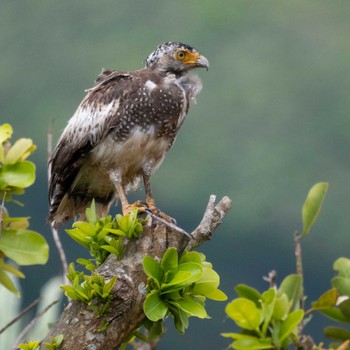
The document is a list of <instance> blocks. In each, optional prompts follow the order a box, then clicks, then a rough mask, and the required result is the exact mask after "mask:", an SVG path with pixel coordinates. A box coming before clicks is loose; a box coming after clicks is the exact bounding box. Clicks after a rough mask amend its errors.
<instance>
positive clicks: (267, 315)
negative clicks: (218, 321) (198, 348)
mask: <svg viewBox="0 0 350 350" xmlns="http://www.w3.org/2000/svg"><path fill="white" fill-rule="evenodd" d="M236 292H237V294H238V295H239V296H240V297H239V298H237V299H234V300H233V301H231V302H230V303H229V304H228V305H227V306H226V314H227V315H228V316H229V317H230V318H231V319H232V320H233V321H234V322H235V323H236V324H237V326H239V327H240V328H241V329H242V332H241V333H223V334H222V335H223V336H224V337H228V338H232V339H234V341H233V343H232V344H231V347H232V348H233V349H271V348H273V349H281V348H286V347H287V346H288V345H289V344H290V343H291V342H292V341H293V338H294V337H295V336H296V332H297V327H298V324H299V323H300V322H301V321H302V319H303V316H304V311H303V310H301V309H298V307H297V304H298V302H299V300H300V297H301V295H302V284H301V276H300V275H289V276H287V277H286V278H285V279H284V280H283V281H282V283H281V285H280V287H279V288H278V290H277V291H276V290H275V289H274V288H269V289H268V290H266V291H264V292H263V293H261V294H260V293H259V292H258V291H256V290H255V289H252V288H251V287H249V286H245V285H239V287H238V288H236Z"/></svg>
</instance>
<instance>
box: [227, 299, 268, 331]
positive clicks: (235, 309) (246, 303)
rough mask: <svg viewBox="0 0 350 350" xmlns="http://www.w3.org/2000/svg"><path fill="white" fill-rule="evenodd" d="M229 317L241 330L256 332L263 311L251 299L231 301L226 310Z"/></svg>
mask: <svg viewBox="0 0 350 350" xmlns="http://www.w3.org/2000/svg"><path fill="white" fill-rule="evenodd" d="M225 311H226V313H227V315H228V316H229V317H230V318H232V320H234V321H235V322H236V323H237V325H238V326H239V327H241V328H244V329H248V330H256V329H257V328H258V327H259V326H260V324H261V322H262V320H263V314H262V310H261V309H258V308H257V306H256V305H255V303H254V302H253V301H251V300H249V299H245V298H237V299H234V300H233V301H231V302H230V303H229V304H228V305H227V306H226V309H225Z"/></svg>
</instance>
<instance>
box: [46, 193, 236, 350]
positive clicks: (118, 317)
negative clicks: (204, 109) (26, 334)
mask: <svg viewBox="0 0 350 350" xmlns="http://www.w3.org/2000/svg"><path fill="white" fill-rule="evenodd" d="M230 208H231V200H230V199H229V198H228V197H224V198H223V199H222V200H221V201H220V202H219V203H218V204H216V205H215V196H210V199H209V203H208V206H207V209H206V211H205V213H204V216H203V219H202V221H201V223H200V224H199V226H198V227H197V228H196V229H195V230H194V231H193V232H192V234H191V235H188V234H184V231H183V230H182V229H180V228H178V227H176V226H175V225H168V224H165V223H164V222H160V221H158V220H156V219H155V218H154V217H151V218H150V220H148V222H147V224H146V225H145V226H144V232H143V234H142V235H141V236H140V237H139V238H138V239H137V240H135V241H130V242H128V244H127V246H126V250H125V254H124V256H123V258H122V259H121V260H117V259H116V257H115V255H112V254H111V255H110V256H109V257H108V259H107V260H106V261H105V262H104V264H103V265H101V266H100V268H99V269H98V270H97V271H96V273H99V274H100V275H102V276H104V277H105V278H106V280H109V279H111V278H112V277H113V276H117V282H116V284H115V285H114V287H113V289H112V296H113V298H112V302H111V304H110V311H109V314H108V315H107V317H104V318H103V319H99V318H98V317H97V316H96V315H95V314H94V312H93V311H90V310H89V309H88V307H87V305H85V304H84V303H81V302H78V301H74V300H73V301H71V302H70V303H69V304H68V305H67V307H66V308H65V310H64V311H63V313H62V314H61V316H60V318H59V320H58V321H57V322H56V324H55V325H54V326H53V328H52V329H51V331H50V333H49V334H48V335H47V337H46V338H45V339H44V341H49V337H50V336H53V337H54V336H56V335H58V334H63V335H64V341H63V344H62V346H61V347H60V350H68V349H81V350H90V349H94V350H99V349H104V350H112V349H117V348H118V347H119V346H120V345H121V344H122V343H123V342H125V341H126V340H127V339H128V337H129V336H130V334H132V332H133V331H134V330H136V329H137V328H138V327H140V325H141V324H142V321H143V320H144V318H145V315H144V312H143V302H144V300H145V297H146V283H147V276H146V275H145V273H144V272H143V267H142V261H143V257H144V256H145V255H149V256H151V257H154V258H157V259H161V257H162V256H163V254H164V253H165V251H166V250H167V249H168V248H169V247H175V248H176V249H177V250H178V251H179V252H182V251H183V250H184V249H185V248H186V247H187V249H188V250H192V249H193V248H195V247H197V246H199V245H200V244H201V243H203V242H204V241H206V240H208V239H210V238H211V236H212V233H213V231H214V230H215V229H216V227H217V226H218V225H219V224H220V223H221V222H222V219H223V218H224V216H225V214H226V213H227V212H228V211H229V209H230ZM191 237H192V238H191ZM106 322H108V327H107V329H106V330H105V331H103V332H99V331H98V330H99V328H101V327H103V325H105V324H106ZM40 349H44V348H43V346H42V347H41V348H40Z"/></svg>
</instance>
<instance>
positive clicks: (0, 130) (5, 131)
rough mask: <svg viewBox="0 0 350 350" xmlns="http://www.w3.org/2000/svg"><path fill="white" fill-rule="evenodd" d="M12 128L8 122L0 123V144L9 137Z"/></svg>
mask: <svg viewBox="0 0 350 350" xmlns="http://www.w3.org/2000/svg"><path fill="white" fill-rule="evenodd" d="M12 134H13V129H12V126H11V125H10V124H6V123H5V124H2V125H0V144H1V143H3V142H4V141H6V140H8V139H10V138H11V136H12Z"/></svg>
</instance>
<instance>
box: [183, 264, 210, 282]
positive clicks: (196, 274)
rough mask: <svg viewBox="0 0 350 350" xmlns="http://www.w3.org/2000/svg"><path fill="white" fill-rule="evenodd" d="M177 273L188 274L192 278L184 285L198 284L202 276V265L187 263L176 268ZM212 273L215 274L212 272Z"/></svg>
mask: <svg viewBox="0 0 350 350" xmlns="http://www.w3.org/2000/svg"><path fill="white" fill-rule="evenodd" d="M212 271H213V270H212ZM179 272H189V273H190V274H191V276H192V278H191V279H189V280H187V281H186V284H191V283H195V282H198V281H199V280H200V279H201V278H202V276H203V268H202V265H200V264H198V263H194V262H187V263H183V264H180V265H179V267H178V272H177V273H179ZM214 273H216V272H215V271H214Z"/></svg>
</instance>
